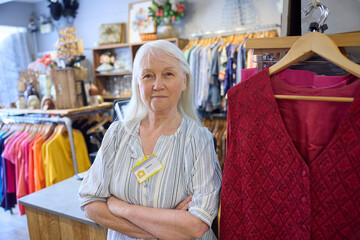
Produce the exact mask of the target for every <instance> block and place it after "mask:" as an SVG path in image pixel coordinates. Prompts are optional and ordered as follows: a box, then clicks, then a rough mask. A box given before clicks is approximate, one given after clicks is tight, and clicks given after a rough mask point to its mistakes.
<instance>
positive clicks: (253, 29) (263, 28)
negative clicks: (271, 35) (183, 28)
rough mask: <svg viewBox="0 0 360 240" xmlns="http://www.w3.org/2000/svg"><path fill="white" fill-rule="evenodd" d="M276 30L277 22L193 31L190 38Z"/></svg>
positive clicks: (278, 26)
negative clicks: (227, 28)
mask: <svg viewBox="0 0 360 240" xmlns="http://www.w3.org/2000/svg"><path fill="white" fill-rule="evenodd" d="M271 30H277V31H280V25H279V24H270V25H257V26H248V27H247V26H245V27H241V28H235V29H231V30H225V29H224V30H217V31H213V32H212V31H207V32H203V33H194V34H191V39H197V38H209V37H216V36H228V35H234V34H246V33H257V32H263V31H271Z"/></svg>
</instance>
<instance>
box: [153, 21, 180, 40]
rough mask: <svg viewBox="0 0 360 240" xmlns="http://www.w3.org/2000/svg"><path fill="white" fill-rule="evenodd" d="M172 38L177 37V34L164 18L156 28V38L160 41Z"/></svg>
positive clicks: (170, 23)
mask: <svg viewBox="0 0 360 240" xmlns="http://www.w3.org/2000/svg"><path fill="white" fill-rule="evenodd" d="M172 37H177V33H176V31H175V29H174V26H173V24H172V22H171V21H170V19H168V18H165V19H164V21H162V22H161V23H160V25H159V26H157V29H156V38H157V39H161V38H172Z"/></svg>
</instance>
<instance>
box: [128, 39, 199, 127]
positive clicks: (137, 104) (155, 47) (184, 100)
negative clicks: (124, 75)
mask: <svg viewBox="0 0 360 240" xmlns="http://www.w3.org/2000/svg"><path fill="white" fill-rule="evenodd" d="M164 55H165V56H166V55H167V56H171V57H173V58H175V59H176V60H178V62H176V63H175V64H179V63H180V65H181V68H182V70H183V73H184V77H186V78H187V81H186V89H185V90H184V91H183V92H182V93H181V96H180V99H179V102H178V106H177V108H178V111H179V113H180V114H181V115H182V116H186V117H189V118H191V119H193V120H194V121H196V122H197V123H199V124H201V122H200V119H199V117H198V115H197V113H196V110H195V106H194V101H193V96H194V80H193V77H192V74H191V71H190V67H189V64H188V63H187V61H186V59H185V57H184V54H183V52H182V51H181V50H180V49H179V48H178V47H177V46H176V45H175V44H173V43H171V42H169V41H166V40H156V41H152V42H148V43H145V44H144V45H142V46H141V47H140V48H139V50H138V51H137V53H136V56H135V59H134V63H133V74H132V83H131V88H132V95H131V99H130V102H129V103H128V104H127V105H126V106H125V107H124V117H123V118H122V119H121V120H122V121H124V122H130V121H139V120H140V121H141V120H142V119H143V118H145V116H146V114H147V111H148V109H147V107H146V106H145V104H144V102H143V101H142V99H141V97H140V92H139V83H138V80H139V77H140V71H141V66H142V64H144V62H146V61H151V59H152V58H157V59H160V60H163V59H164Z"/></svg>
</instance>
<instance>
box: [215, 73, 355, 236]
mask: <svg viewBox="0 0 360 240" xmlns="http://www.w3.org/2000/svg"><path fill="white" fill-rule="evenodd" d="M300 73H301V72H300ZM302 73H303V72H302ZM289 79H292V81H293V82H296V83H297V84H298V85H297V86H292V85H290V84H288V83H287V82H286V80H289ZM314 79H315V78H314V77H311V74H310V73H309V74H308V75H306V74H297V71H288V70H285V71H283V72H280V73H278V74H275V75H273V76H272V77H271V79H270V76H269V73H268V70H267V69H265V70H263V71H261V72H259V73H257V74H256V75H255V76H253V77H251V78H249V79H248V80H247V81H244V82H242V83H240V84H238V85H236V86H235V87H234V88H232V89H230V90H229V92H228V99H229V105H228V107H229V108H228V131H227V134H228V139H227V146H228V149H227V156H226V160H225V166H224V172H223V182H222V193H221V224H220V230H221V231H220V237H221V239H354V240H355V239H359V237H360V211H359V209H360V157H359V156H360V138H359V136H360V127H359V126H360V80H359V79H357V78H356V77H354V76H352V75H348V76H342V77H326V76H324V77H323V80H324V79H328V80H329V81H330V82H331V81H335V82H336V81H337V82H338V83H340V82H342V83H345V84H343V85H342V86H341V87H334V86H336V84H335V85H330V84H329V85H327V86H323V87H322V88H326V89H313V88H307V86H306V85H307V84H308V83H309V82H314V81H313V80H314ZM295 80H296V81H295ZM274 94H288V95H316V96H338V97H349V96H354V97H355V100H354V102H352V103H339V102H320V101H319V102H317V101H299V100H277V101H276V100H275V98H274Z"/></svg>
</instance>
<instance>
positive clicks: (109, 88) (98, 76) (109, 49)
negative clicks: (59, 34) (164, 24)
mask: <svg viewBox="0 0 360 240" xmlns="http://www.w3.org/2000/svg"><path fill="white" fill-rule="evenodd" d="M165 40H168V41H170V42H172V43H174V44H176V45H177V46H178V47H179V48H180V49H183V48H184V47H185V46H186V44H187V43H188V40H186V39H180V38H168V39H165ZM144 43H146V42H139V43H121V44H113V45H105V46H100V47H96V48H94V49H93V71H94V83H95V85H96V86H97V87H98V89H99V93H100V94H101V95H103V97H104V99H105V100H115V99H122V98H129V97H130V96H131V73H132V72H131V70H132V63H133V60H134V58H135V54H136V52H137V51H138V49H139V48H140V47H141V46H142V45H143V44H144ZM105 53H110V55H111V57H110V58H112V60H111V61H112V64H111V67H112V68H113V69H111V70H107V71H97V69H98V67H99V66H100V65H101V64H102V63H101V56H102V55H103V54H105Z"/></svg>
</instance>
